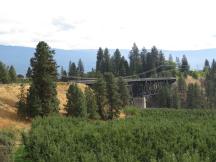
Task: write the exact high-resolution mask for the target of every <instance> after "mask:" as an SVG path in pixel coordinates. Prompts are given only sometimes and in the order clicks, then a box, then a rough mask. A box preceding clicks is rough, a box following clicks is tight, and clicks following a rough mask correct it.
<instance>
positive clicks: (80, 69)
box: [77, 59, 84, 76]
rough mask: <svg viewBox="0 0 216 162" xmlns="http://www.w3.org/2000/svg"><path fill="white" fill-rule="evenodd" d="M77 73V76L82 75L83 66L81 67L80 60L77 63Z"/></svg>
mask: <svg viewBox="0 0 216 162" xmlns="http://www.w3.org/2000/svg"><path fill="white" fill-rule="evenodd" d="M77 71H78V74H79V76H83V74H84V65H83V62H82V60H81V59H79V61H78V65H77Z"/></svg>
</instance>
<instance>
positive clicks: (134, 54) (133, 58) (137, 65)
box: [129, 43, 142, 75]
mask: <svg viewBox="0 0 216 162" xmlns="http://www.w3.org/2000/svg"><path fill="white" fill-rule="evenodd" d="M129 59H130V72H131V74H132V75H133V74H137V73H139V72H140V70H141V68H142V67H141V58H140V53H139V49H138V47H137V45H136V44H135V43H134V44H133V47H132V49H131V51H130V54H129Z"/></svg>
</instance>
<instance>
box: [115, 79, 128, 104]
mask: <svg viewBox="0 0 216 162" xmlns="http://www.w3.org/2000/svg"><path fill="white" fill-rule="evenodd" d="M117 84H118V92H119V96H120V100H121V106H122V107H125V106H126V105H128V104H129V98H130V95H129V91H128V87H127V83H126V82H125V81H124V79H123V78H122V77H119V78H118V83H117Z"/></svg>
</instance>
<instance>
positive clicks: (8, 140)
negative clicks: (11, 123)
mask: <svg viewBox="0 0 216 162" xmlns="http://www.w3.org/2000/svg"><path fill="white" fill-rule="evenodd" d="M14 141H15V135H14V132H13V131H12V130H0V161H1V162H9V161H10V160H11V153H12V150H13V146H14Z"/></svg>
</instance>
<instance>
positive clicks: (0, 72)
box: [0, 62, 9, 84]
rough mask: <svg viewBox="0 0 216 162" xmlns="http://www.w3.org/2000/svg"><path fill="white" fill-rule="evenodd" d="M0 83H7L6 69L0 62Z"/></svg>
mask: <svg viewBox="0 0 216 162" xmlns="http://www.w3.org/2000/svg"><path fill="white" fill-rule="evenodd" d="M0 83H3V84H5V83H9V76H8V69H7V66H6V65H5V64H3V63H2V62H0Z"/></svg>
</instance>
